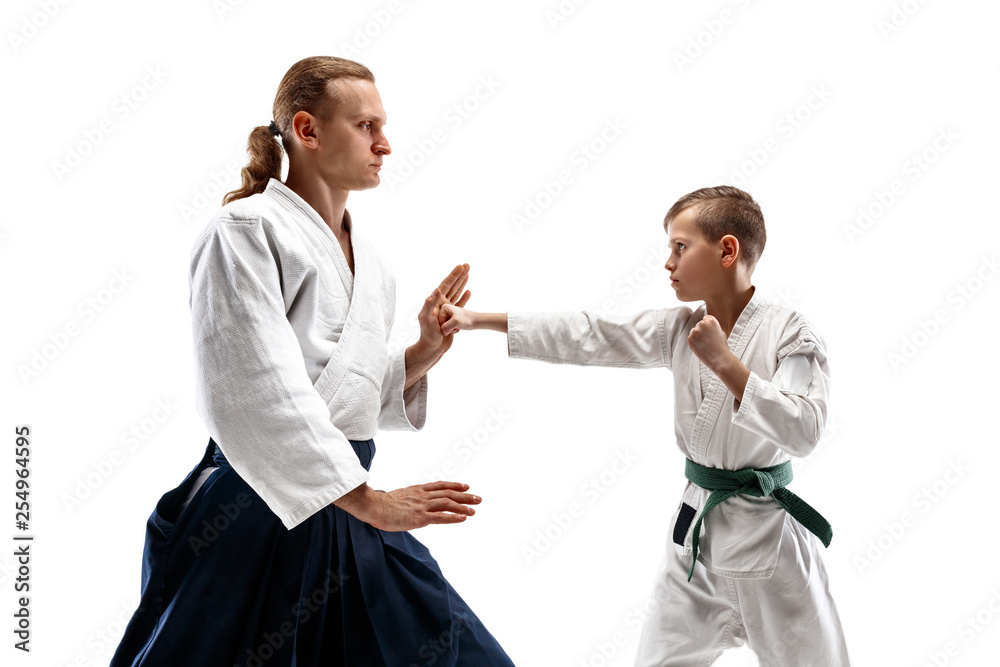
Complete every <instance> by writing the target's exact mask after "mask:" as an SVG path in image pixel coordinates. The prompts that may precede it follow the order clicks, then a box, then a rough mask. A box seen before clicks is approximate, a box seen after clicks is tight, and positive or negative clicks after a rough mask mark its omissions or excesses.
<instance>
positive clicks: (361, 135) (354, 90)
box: [316, 79, 392, 190]
mask: <svg viewBox="0 0 1000 667" xmlns="http://www.w3.org/2000/svg"><path fill="white" fill-rule="evenodd" d="M333 85H335V86H336V87H337V89H338V93H339V99H340V103H339V104H338V105H337V108H336V110H335V111H334V112H333V115H332V117H331V118H330V119H329V120H328V121H326V122H325V123H324V122H322V121H318V123H317V124H318V129H319V131H318V136H319V139H320V141H319V147H318V155H317V158H318V164H317V166H316V168H317V169H319V170H320V172H321V174H322V175H323V180H324V181H325V182H326V183H328V184H329V185H330V186H331V187H334V188H337V189H341V190H367V189H369V188H374V187H375V186H376V185H378V184H379V180H380V179H379V170H380V168H381V166H382V158H383V157H384V156H386V155H388V154H389V153H391V152H392V151H391V150H390V148H389V141H388V140H387V139H386V138H385V133H384V132H383V131H382V127H383V126H384V125H385V122H386V119H385V111H383V109H382V99H381V98H380V97H379V94H378V90H377V89H376V88H375V84H373V83H372V82H371V81H366V80H364V79H338V80H337V81H335V82H334V84H333Z"/></svg>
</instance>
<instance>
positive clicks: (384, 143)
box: [372, 137, 392, 155]
mask: <svg viewBox="0 0 1000 667" xmlns="http://www.w3.org/2000/svg"><path fill="white" fill-rule="evenodd" d="M372 152H373V153H375V154H376V155H389V154H390V153H392V149H391V148H389V140H388V139H386V138H385V137H382V139H381V140H379V141H377V142H375V145H374V146H372Z"/></svg>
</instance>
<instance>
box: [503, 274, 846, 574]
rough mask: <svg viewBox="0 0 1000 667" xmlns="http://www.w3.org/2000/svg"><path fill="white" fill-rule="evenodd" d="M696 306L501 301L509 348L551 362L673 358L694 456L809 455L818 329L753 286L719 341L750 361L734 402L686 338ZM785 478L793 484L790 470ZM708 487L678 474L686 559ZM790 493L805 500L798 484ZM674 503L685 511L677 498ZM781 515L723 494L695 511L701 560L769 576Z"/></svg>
mask: <svg viewBox="0 0 1000 667" xmlns="http://www.w3.org/2000/svg"><path fill="white" fill-rule="evenodd" d="M704 315H705V306H704V304H702V305H701V306H700V307H698V308H697V309H695V310H692V309H691V308H690V307H688V306H677V307H673V308H664V309H656V310H647V311H643V312H640V313H638V314H636V315H633V316H630V317H626V318H604V317H598V316H596V315H592V314H590V313H587V312H575V313H538V314H534V313H532V314H526V313H509V314H508V319H507V327H508V334H507V342H508V348H509V354H510V356H511V357H513V358H523V359H539V360H542V361H547V362H551V363H569V364H576V365H588V366H619V367H622V368H659V367H661V366H662V367H666V368H668V369H670V370H672V371H673V376H674V432H675V434H676V436H677V446H678V447H680V450H681V452H683V453H684V455H685V456H687V457H688V458H690V459H691V460H692V461H694V462H695V463H699V464H701V465H703V466H709V467H712V468H724V469H726V470H738V469H741V468H750V467H753V468H765V467H768V466H772V465H777V464H779V463H782V462H784V461H787V460H789V458H790V457H792V456H806V455H808V454H809V453H810V452H811V451H812V450H813V448H814V447H815V446H816V444H817V443H818V442H819V439H820V436H821V434H822V431H823V427H824V425H825V423H826V416H827V392H828V385H829V370H828V368H827V360H826V352H825V350H824V344H823V341H822V339H821V338H820V336H819V335H817V334H816V332H815V331H814V330H813V329H812V327H811V326H810V324H809V322H808V321H807V320H806V319H805V318H804V317H803V316H802V315H800V314H798V313H796V312H795V311H794V310H792V309H790V308H788V307H786V306H783V305H779V304H776V303H772V302H770V301H767V300H765V299H764V298H763V297H762V296H761V295H760V294H759V293H758V292H757V290H756V288H755V289H754V293H753V296H752V297H751V299H750V301H749V303H747V305H746V307H745V308H744V309H743V312H742V313H741V314H740V316H739V319H738V320H737V321H736V325H735V326H734V327H733V330H732V333H731V334H730V335H729V349H730V350H732V351H733V353H734V354H735V355H736V356H737V357H739V359H740V360H741V361H742V362H743V364H744V365H746V366H747V367H748V368H749V369H750V379H749V380H748V381H747V385H746V390H745V391H744V392H743V396H742V397H740V401H739V404H738V405H737V404H736V401H735V399H734V397H733V395H732V393H730V391H729V389H728V388H727V387H726V385H725V384H723V382H722V380H720V379H719V378H718V377H717V376H716V375H715V374H714V373H712V372H711V371H710V370H708V369H707V368H706V367H705V366H704V364H702V363H701V361H700V360H699V359H698V357H697V356H695V354H694V352H692V351H691V348H690V347H689V346H688V342H687V338H688V334H689V333H690V332H691V329H693V328H694V326H695V324H697V323H698V322H699V321H700V320H701V319H702V317H703V316H704ZM790 488H791V490H792V491H796V489H795V487H794V482H793V483H792V485H791V487H790ZM709 494H710V491H707V490H705V489H702V488H701V487H698V486H696V485H695V484H693V483H692V482H688V483H687V486H686V488H685V491H684V494H683V497H682V498H681V503H679V504H678V508H677V511H675V512H674V515H673V517H672V518H671V520H670V533H671V537H672V540H673V542H674V543H675V548H676V549H677V550H678V551H679V552H680V553H681V554H682V555H684V556H686V557H687V559H688V560H689V561H690V558H691V530H692V527H693V525H694V523H695V522H694V520H693V517H697V516H700V515H701V511H702V508H703V507H704V504H705V501H706V500H707V498H708V496H709ZM799 495H800V496H804V498H803V499H804V500H805V501H806V502H809V500H808V494H807V493H806V494H801V493H800V494H799ZM684 505H688V506H689V507H690V508H693V510H694V512H693V513H692V512H691V511H690V510H682V508H683V506H684ZM785 515H786V512H785V510H784V509H783V508H782V507H781V506H779V505H778V504H777V503H776V502H775V501H774V499H772V498H753V497H748V496H743V495H736V496H733V497H732V498H730V499H728V500H726V501H725V502H723V503H721V504H720V505H718V506H716V507H715V509H713V510H712V511H711V512H709V513H708V515H707V516H706V517H705V519H704V522H703V523H702V529H701V531H700V533H699V553H698V560H699V562H701V563H702V564H703V565H704V566H705V567H706V568H707V569H708V570H709V571H711V572H714V573H716V574H719V575H722V576H726V577H735V578H767V577H770V576H771V575H772V574H773V572H774V569H775V565H776V563H777V560H778V547H779V546H780V544H781V537H782V527H783V524H784V521H785ZM679 518H680V521H678V519H679ZM810 535H811V534H810Z"/></svg>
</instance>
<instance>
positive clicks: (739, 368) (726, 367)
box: [710, 352, 750, 410]
mask: <svg viewBox="0 0 1000 667" xmlns="http://www.w3.org/2000/svg"><path fill="white" fill-rule="evenodd" d="M710 369H711V370H712V372H714V373H715V374H716V375H718V376H719V379H720V380H722V383H723V384H724V385H726V388H728V389H729V391H731V392H732V394H733V397H734V398H735V399H736V401H735V407H736V409H737V410H738V409H739V405H740V401H741V400H742V398H743V393H744V392H745V391H746V388H747V380H749V379H750V369H749V368H747V367H746V366H745V365H744V364H743V362H742V361H740V358H739V357H737V356H736V355H735V354H733V353H732V352H730V353H729V354H728V355H726V356H725V357H724V358H723V359H721V360H720V361H719V362H718V363H717V364H715V365H714V367H710Z"/></svg>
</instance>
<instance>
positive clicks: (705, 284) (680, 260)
mask: <svg viewBox="0 0 1000 667" xmlns="http://www.w3.org/2000/svg"><path fill="white" fill-rule="evenodd" d="M697 214H698V207H697V206H692V207H690V208H686V209H684V210H683V211H681V212H680V213H678V214H677V215H676V216H675V217H674V219H673V220H672V221H671V222H670V226H669V227H668V228H667V242H668V243H669V245H670V256H669V257H668V258H667V263H666V264H665V265H664V268H665V269H666V270H667V271H669V272H670V285H671V286H672V287H673V288H674V293H675V294H676V295H677V299H678V300H679V301H703V300H705V299H706V298H708V297H709V296H711V295H713V294H716V293H717V292H718V291H719V289H720V288H723V287H724V285H725V283H724V281H723V276H724V274H723V267H722V261H721V260H722V248H721V247H718V246H717V244H714V243H709V242H708V240H707V239H706V238H705V237H704V235H702V233H701V230H700V229H698V226H697V225H696V224H695V218H696V217H697Z"/></svg>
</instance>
